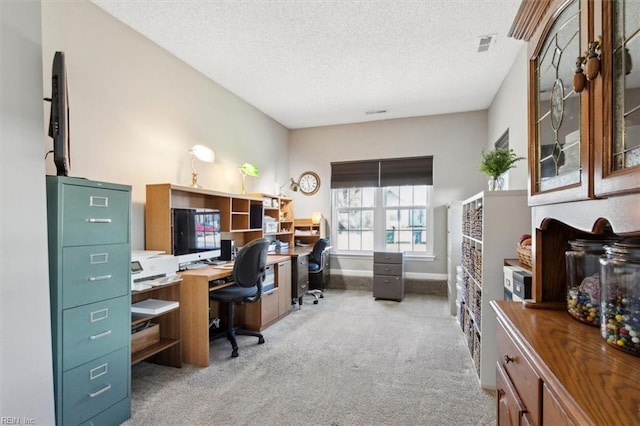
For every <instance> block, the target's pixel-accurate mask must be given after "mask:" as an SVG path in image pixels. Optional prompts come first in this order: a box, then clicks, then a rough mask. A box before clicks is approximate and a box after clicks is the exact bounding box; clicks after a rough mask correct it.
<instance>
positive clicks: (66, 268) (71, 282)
mask: <svg viewBox="0 0 640 426" xmlns="http://www.w3.org/2000/svg"><path fill="white" fill-rule="evenodd" d="M130 265H131V251H130V250H129V244H113V245H102V246H80V247H66V248H64V249H63V250H62V271H63V272H62V305H63V306H62V307H63V308H64V309H66V308H71V307H75V306H79V305H86V304H87V303H92V302H95V301H98V300H103V299H111V298H113V297H117V296H123V295H125V294H127V292H128V291H129V287H130V286H131V283H130V278H129V271H130Z"/></svg>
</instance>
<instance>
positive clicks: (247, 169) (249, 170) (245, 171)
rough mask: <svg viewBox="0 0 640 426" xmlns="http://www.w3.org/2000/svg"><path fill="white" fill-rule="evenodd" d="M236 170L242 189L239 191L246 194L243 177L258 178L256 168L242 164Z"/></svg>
mask: <svg viewBox="0 0 640 426" xmlns="http://www.w3.org/2000/svg"><path fill="white" fill-rule="evenodd" d="M238 170H240V174H241V175H242V188H241V190H240V193H241V194H246V193H247V192H246V191H245V186H244V183H245V182H244V178H245V176H253V177H258V168H257V167H256V166H254V165H253V164H249V163H244V164H243V165H242V167H240V168H239V169H238Z"/></svg>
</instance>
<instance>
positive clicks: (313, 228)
mask: <svg viewBox="0 0 640 426" xmlns="http://www.w3.org/2000/svg"><path fill="white" fill-rule="evenodd" d="M323 220H324V219H323ZM293 229H294V235H293V238H294V239H295V240H296V241H300V243H302V244H309V245H311V246H312V245H314V244H315V242H316V241H318V240H319V239H320V238H322V237H323V236H322V235H321V233H320V223H313V220H311V218H306V217H305V218H296V219H295V220H294V222H293Z"/></svg>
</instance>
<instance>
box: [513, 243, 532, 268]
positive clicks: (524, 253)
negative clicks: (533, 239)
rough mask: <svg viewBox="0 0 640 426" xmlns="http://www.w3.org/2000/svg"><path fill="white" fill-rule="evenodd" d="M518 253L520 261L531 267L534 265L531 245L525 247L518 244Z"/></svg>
mask: <svg viewBox="0 0 640 426" xmlns="http://www.w3.org/2000/svg"><path fill="white" fill-rule="evenodd" d="M516 253H517V254H518V259H519V260H520V263H522V264H524V265H527V266H528V267H529V268H531V267H532V265H531V246H529V247H528V248H524V247H521V246H519V245H518V246H516Z"/></svg>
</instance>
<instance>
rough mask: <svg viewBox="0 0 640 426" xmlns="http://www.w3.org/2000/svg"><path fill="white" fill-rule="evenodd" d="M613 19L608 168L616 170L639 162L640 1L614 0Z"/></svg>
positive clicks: (634, 165) (633, 165)
mask: <svg viewBox="0 0 640 426" xmlns="http://www.w3.org/2000/svg"><path fill="white" fill-rule="evenodd" d="M612 21H613V22H612V27H613V99H614V101H613V129H614V131H613V141H612V145H613V146H612V153H611V154H612V155H611V160H612V161H611V168H612V169H613V171H618V170H623V169H627V168H630V167H636V166H638V165H640V69H639V66H640V1H615V2H614V3H613V19H612ZM634 62H635V63H634ZM634 65H635V67H634Z"/></svg>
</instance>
